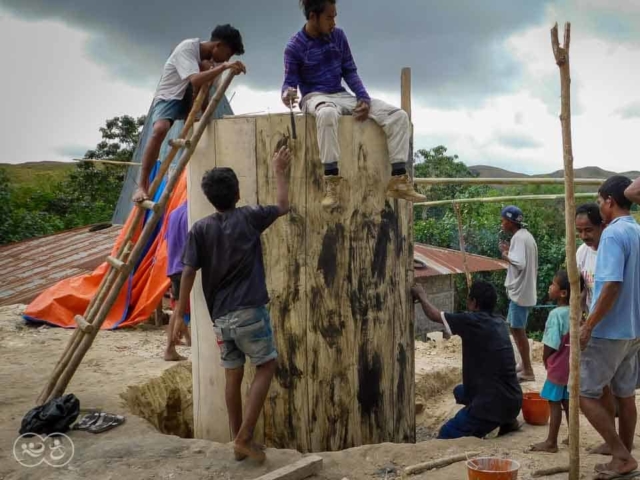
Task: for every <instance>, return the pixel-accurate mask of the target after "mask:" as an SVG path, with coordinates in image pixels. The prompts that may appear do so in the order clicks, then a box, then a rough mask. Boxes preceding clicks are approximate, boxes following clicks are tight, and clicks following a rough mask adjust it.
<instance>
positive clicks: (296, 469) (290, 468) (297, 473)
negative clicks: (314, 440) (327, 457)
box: [255, 455, 322, 480]
mask: <svg viewBox="0 0 640 480" xmlns="http://www.w3.org/2000/svg"><path fill="white" fill-rule="evenodd" d="M320 470H322V457H319V456H318V455H311V456H309V457H303V458H301V459H300V460H298V461H297V462H295V463H292V464H291V465H287V466H286V467H282V468H279V469H277V470H274V471H273V472H270V473H267V474H266V475H262V476H261V477H259V478H256V479H255V480H304V479H305V478H308V477H310V476H311V475H315V474H316V473H319V472H320Z"/></svg>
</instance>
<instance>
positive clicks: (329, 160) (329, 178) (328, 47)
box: [282, 0, 425, 210]
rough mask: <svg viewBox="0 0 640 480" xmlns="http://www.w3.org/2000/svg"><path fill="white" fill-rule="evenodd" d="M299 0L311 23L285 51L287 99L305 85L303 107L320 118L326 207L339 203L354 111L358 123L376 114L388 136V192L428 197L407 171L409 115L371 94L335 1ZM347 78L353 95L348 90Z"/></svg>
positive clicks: (284, 89)
mask: <svg viewBox="0 0 640 480" xmlns="http://www.w3.org/2000/svg"><path fill="white" fill-rule="evenodd" d="M300 4H301V6H302V9H303V10H304V14H305V17H306V19H307V23H306V24H305V26H304V27H303V28H302V30H300V31H299V32H298V33H296V34H295V35H294V36H293V37H292V38H291V40H289V43H288V44H287V47H286V49H285V52H284V60H285V78H284V84H283V86H282V101H283V102H284V104H285V105H286V106H287V107H293V106H294V105H295V103H296V102H297V100H298V88H300V93H301V95H302V99H301V100H300V106H301V108H302V109H303V111H305V112H307V113H310V114H311V115H313V116H314V117H316V122H317V128H318V145H319V148H320V160H321V161H322V164H323V166H324V185H325V196H324V199H323V201H322V206H323V208H325V209H327V210H332V209H334V208H335V207H337V206H338V197H339V193H338V189H339V185H340V182H341V177H340V175H339V173H340V172H339V169H338V161H339V159H340V143H339V141H338V122H339V119H340V116H341V115H353V116H354V118H355V119H356V120H358V121H364V120H366V119H367V118H369V117H371V118H372V119H373V120H374V121H375V122H376V123H377V124H378V125H380V126H381V127H382V129H383V130H384V132H385V134H386V135H387V146H388V149H389V160H390V163H391V175H392V176H391V180H390V181H389V184H388V186H387V196H389V197H392V198H402V199H405V200H409V201H411V202H420V201H423V200H424V199H425V197H424V195H420V194H419V193H417V192H416V191H415V190H414V188H413V181H412V180H411V177H410V176H409V175H408V174H407V169H406V166H407V165H406V162H407V161H408V160H409V141H410V137H411V124H410V122H409V117H408V115H407V113H406V112H405V111H404V110H401V109H399V108H396V107H394V106H392V105H389V104H387V103H385V102H383V101H381V100H376V99H371V98H370V97H369V94H368V93H367V90H366V89H365V87H364V85H363V84H362V81H361V80H360V77H359V76H358V69H357V67H356V64H355V61H354V60H353V56H352V55H351V49H350V48H349V42H348V41H347V37H346V35H345V33H344V32H343V31H342V30H341V29H339V28H337V27H336V21H335V19H336V16H337V11H336V0H301V1H300ZM342 80H344V81H345V83H346V84H347V86H348V87H349V88H350V89H351V91H352V92H353V94H354V95H351V94H350V93H348V92H347V91H346V90H345V88H344V87H343V86H342Z"/></svg>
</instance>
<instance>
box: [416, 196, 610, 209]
mask: <svg viewBox="0 0 640 480" xmlns="http://www.w3.org/2000/svg"><path fill="white" fill-rule="evenodd" d="M574 196H575V198H593V199H595V198H596V197H597V196H598V194H597V193H576V194H575V195H574ZM562 198H565V194H564V193H558V194H553V195H508V196H504V197H476V198H454V199H452V200H434V201H433V202H420V203H414V204H413V205H414V206H418V207H438V206H442V205H459V204H462V203H500V202H506V201H511V200H560V199H562Z"/></svg>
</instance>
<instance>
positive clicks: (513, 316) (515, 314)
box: [507, 301, 531, 329]
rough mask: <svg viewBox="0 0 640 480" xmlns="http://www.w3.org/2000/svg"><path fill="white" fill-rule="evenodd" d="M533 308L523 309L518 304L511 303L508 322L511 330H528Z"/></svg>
mask: <svg viewBox="0 0 640 480" xmlns="http://www.w3.org/2000/svg"><path fill="white" fill-rule="evenodd" d="M530 311H531V307H521V306H520V305H518V304H517V303H516V302H513V301H512V302H509V313H507V321H508V322H509V326H510V327H511V328H523V329H526V328H527V320H529V312H530Z"/></svg>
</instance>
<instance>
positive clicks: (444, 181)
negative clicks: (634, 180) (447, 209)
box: [413, 177, 604, 185]
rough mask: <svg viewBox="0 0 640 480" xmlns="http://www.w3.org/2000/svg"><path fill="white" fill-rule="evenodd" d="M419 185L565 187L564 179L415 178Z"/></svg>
mask: <svg viewBox="0 0 640 480" xmlns="http://www.w3.org/2000/svg"><path fill="white" fill-rule="evenodd" d="M413 181H414V182H415V183H416V184H417V185H564V182H565V179H564V178H529V177H525V178H437V177H433V178H414V179H413ZM603 182H604V180H603V179H598V178H574V179H573V184H574V185H602V183H603Z"/></svg>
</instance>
